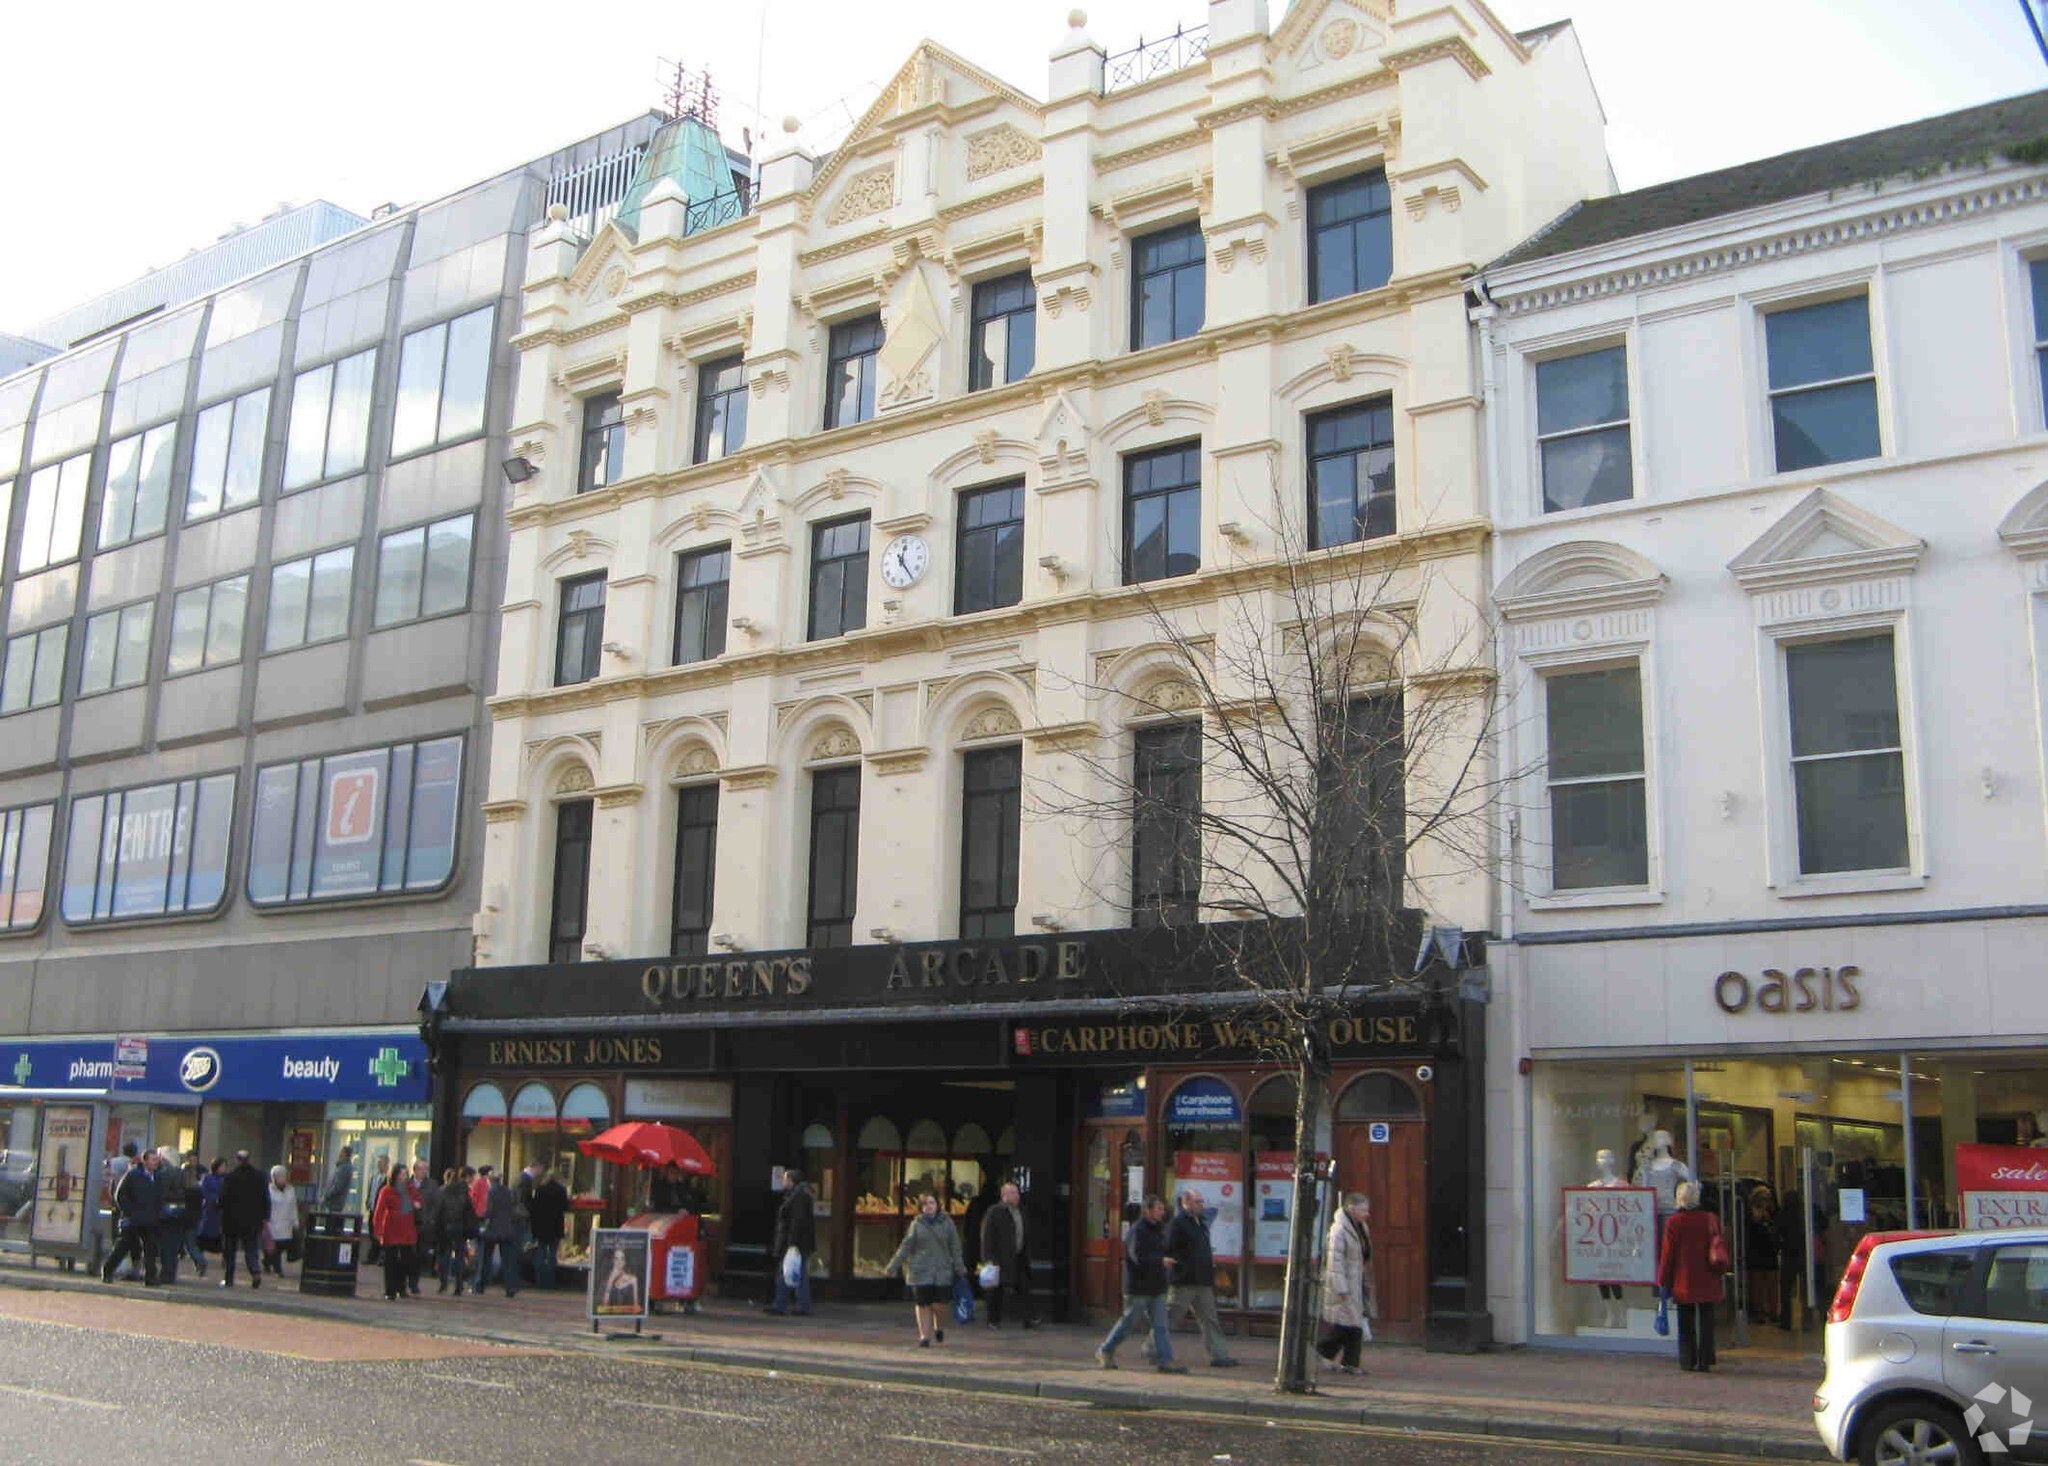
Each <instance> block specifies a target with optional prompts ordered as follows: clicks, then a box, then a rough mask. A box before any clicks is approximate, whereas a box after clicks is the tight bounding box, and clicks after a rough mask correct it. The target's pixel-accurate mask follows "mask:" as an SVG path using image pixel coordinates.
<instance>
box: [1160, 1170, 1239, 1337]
mask: <svg viewBox="0 0 2048 1466" xmlns="http://www.w3.org/2000/svg"><path fill="white" fill-rule="evenodd" d="M1176 1200H1177V1201H1178V1202H1179V1209H1178V1210H1177V1211H1175V1212H1174V1214H1173V1220H1172V1221H1171V1222H1170V1223H1168V1224H1167V1228H1166V1276H1167V1279H1168V1282H1169V1286H1168V1288H1167V1290H1166V1327H1167V1329H1168V1331H1169V1332H1170V1331H1171V1330H1172V1328H1173V1326H1174V1325H1175V1324H1176V1323H1178V1322H1179V1321H1180V1318H1181V1314H1182V1313H1183V1312H1184V1311H1190V1310H1191V1311H1192V1312H1193V1313H1194V1315H1195V1326H1196V1327H1197V1328H1199V1329H1200V1330H1201V1331H1202V1345H1203V1347H1204V1348H1206V1349H1207V1350H1208V1351H1209V1367H1210V1368H1211V1369H1235V1368H1237V1360H1235V1359H1233V1358H1231V1356H1230V1341H1229V1340H1228V1339H1226V1338H1225V1337H1224V1335H1223V1321H1222V1320H1221V1319H1219V1318H1218V1317H1217V1316H1216V1254H1215V1252H1214V1251H1213V1250H1212V1249H1211V1247H1210V1245H1209V1199H1208V1198H1207V1197H1206V1196H1204V1195H1203V1194H1202V1193H1201V1192H1200V1191H1198V1190H1196V1189H1195V1188H1194V1187H1192V1186H1186V1187H1183V1188H1181V1193H1180V1195H1179V1197H1178V1198H1176Z"/></svg>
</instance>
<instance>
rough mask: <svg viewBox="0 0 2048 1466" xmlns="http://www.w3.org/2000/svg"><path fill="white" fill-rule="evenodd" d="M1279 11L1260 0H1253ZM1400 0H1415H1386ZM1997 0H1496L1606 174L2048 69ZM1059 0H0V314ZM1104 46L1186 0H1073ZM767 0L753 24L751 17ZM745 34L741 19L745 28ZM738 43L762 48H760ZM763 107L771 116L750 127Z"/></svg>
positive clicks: (991, 38) (768, 106)
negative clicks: (1580, 74) (1593, 110)
mask: <svg viewBox="0 0 2048 1466" xmlns="http://www.w3.org/2000/svg"><path fill="white" fill-rule="evenodd" d="M1269 3H1270V4H1271V5H1272V9H1273V19H1274V22H1275V23H1276V24H1277V23H1278V21H1279V19H1280V16H1281V14H1283V13H1284V11H1285V8H1286V3H1287V0H1269ZM1407 3H1415V0H1407ZM2020 4H2021V0H1768V3H1765V0H1720V3H1713V4H1700V3H1696V0H1695V3H1687V4H1681V3H1678V0H1494V8H1495V10H1496V11H1497V12H1498V13H1499V14H1500V16H1501V18H1502V19H1503V20H1505V21H1506V22H1507V23H1508V24H1510V25H1511V26H1514V27H1515V28H1517V29H1523V28H1527V27H1529V26H1534V25H1539V24H1542V23H1545V22H1548V21H1552V20H1557V19H1560V18H1563V17H1566V16H1569V17H1571V18H1572V19H1573V20H1575V21H1576V22H1577V23H1578V27H1579V33H1580V36H1581V37H1582V39H1583V42H1584V44H1585V48H1586V52H1587V55H1588V58H1589V60H1590V62H1591V65H1592V69H1593V80H1594V84H1595V86H1596V87H1597V88H1598V89H1599V93H1600V97H1601V100H1602V102H1603V103H1604V104H1605V107H1606V110H1607V120H1608V146H1609V149H1610V152H1611V154H1612V156H1613V159H1614V164H1615V168H1616V171H1617V172H1618V174H1619V176H1620V179H1621V183H1622V186H1623V187H1625V188H1627V187H1637V186H1640V185H1643V184H1648V183H1656V182H1659V181H1661V180H1663V179H1667V178H1672V177H1677V176H1680V175H1683V174H1686V173H1695V172H1700V171H1703V170H1705V169H1710V168H1716V167H1721V166H1723V165H1726V164H1729V163H1736V162H1740V161H1742V160H1744V159H1747V158H1753V157H1760V156H1764V155H1767V154H1770V153H1775V152H1782V151H1784V150H1786V149H1788V148H1794V147H1800V146H1804V145H1806V144H1808V143H1815V142H1822V141H1825V140H1827V139H1829V138H1835V137H1846V136H1850V135H1852V134H1854V133H1858V132H1865V131H1869V130H1870V129H1872V128H1876V127H1883V126H1887V125H1889V124H1892V123H1896V122H1903V121H1907V120H1910V119H1912V118H1915V117H1922V116H1926V115H1928V114H1930V113H1935V112H1943V111H1948V110H1951V109H1953V108H1957V107H1964V106H1968V105H1970V104H1972V103H1976V102H1982V101H1988V100H1990V99H1992V98H1995V97H2003V96H2010V95H2012V94H2013V93H2016V92H2023V91H2029V90H2033V89H2035V88H2037V87H2042V86H2048V66H2044V65H2043V63H2042V60H2041V58H2040V56H2039V54H2038V53H2037V52H2036V50H2035V48H2034V43H2033V40H2032V38H2031V36H2030V35H2029V33H2028V31H2027V27H2026V21H2025V19H2024V17H2023V15H2022V13H2021V10H2020ZM1067 8H1068V0H1044V3H1014V0H1013V3H994V4H991V3H982V4H975V5H968V6H965V7H963V6H961V5H959V4H928V3H899V4H896V5H874V4H862V3H858V0H721V3H719V4H716V5H707V4H704V3H703V0H689V3H683V4H678V3H675V0H663V3H656V0H611V3H607V4H603V5H592V6H577V5H565V4H561V3H552V4H547V5H541V4H534V3H529V0H496V3H492V4H488V5H484V4H470V3H461V4H458V3H453V0H405V3H393V0H353V3H350V4H346V5H327V4H323V5H318V6H313V5H299V4H277V3H275V0H264V3H244V0H208V3H207V4H204V5H200V6H168V5H162V4H158V3H150V4H140V3H132V0H109V3H102V4H98V5H92V6H84V5H77V4H56V5H31V4H20V5H16V6H13V7H10V8H9V13H8V14H7V15H6V18H5V19H4V20H0V47H4V54H5V55H6V56H7V57H8V60H9V62H10V63H11V64H10V65H9V66H8V67H7V73H8V74H7V78H6V81H5V84H4V85H0V139H5V143H4V146H5V156H6V163H5V166H4V168H0V179H5V180H6V182H7V185H8V187H7V190H6V193H7V203H8V205H9V215H10V218H9V221H8V223H7V224H6V226H5V233H4V236H0V238H4V243H0V264H4V266H5V268H4V269H0V329H11V330H20V329H22V328H24V327H26V326H28V325H29V324H31V323H32V322H35V321H37V320H40V319H43V318H44V317H46V316H48V315H50V314H52V313H53V312H55V311H57V310H61V309H63V308H65V307H67V306H70V305H73V304H76V303H78V302H79V301H82V300H85V299H88V298H90V297H92V296H94V295H97V294H99V293H100V292H102V291H104V290H107V289H109V288H111V287H112V286H114V285H117V284H120V283H121V282H123V281H125V280H129V279H132V278H134V277H135V276H136V275H139V274H141V273H143V272H144V271H146V270H148V269H151V268H154V267H155V266H158V265H162V264H166V263H168V262H170V261H171V260H174V259H176V258H177V257H178V256H180V255H182V254H184V253H185V252H186V251H187V250H189V249H191V248H193V247H195V246H198V245H203V244H207V243H210V242H211V241H213V240H214V239H216V238H217V237H218V236H219V235H220V234H222V233H223V232H224V231H226V230H227V229H229V228H230V227H231V226H233V225H235V224H237V223H245V224H246V223H253V222H254V221H255V220H257V219H259V218H261V217H262V216H263V215H264V214H266V213H268V212H270V211H271V210H272V209H274V208H275V207H276V206H277V204H279V203H280V202H283V201H290V202H293V203H301V202H304V201H306V200H308V199H311V198H318V197H325V198H329V199H332V200H333V201H335V202H336V203H339V204H342V205H344V206H346V207H348V208H351V209H354V210H357V211H358V212H367V211H368V210H369V209H370V208H372V207H374V206H375V205H377V204H380V203H383V202H386V201H394V202H400V203H410V202H414V201H417V200H420V199H425V198H431V197H434V196H435V195H437V194H441V193H445V192H448V191H450V190H452V189H454V188H458V187H461V186H462V185H464V184H467V183H470V182H473V181H475V180H476V179H478V178H481V177H483V176H486V175H487V174H490V173H492V172H495V171H497V170H499V169H502V168H505V167H508V166H511V165H513V164H515V163H518V162H521V161H523V160H525V159H527V158H530V157H534V156H537V155H539V154H542V153H545V152H549V151H551V150H553V149H554V148H555V147H558V146H560V145H561V144H563V143H565V142H568V141H571V140H573V139H575V138H578V137H582V136H584V135H586V134H589V133H592V132H596V131H600V130H602V129H603V128H605V127H607V126H610V125H612V124H614V123H617V122H620V121H622V120H624V119H625V118H627V117H629V116H631V115H633V114H634V113H636V112H638V111H640V110H642V109H644V108H646V107H647V106H650V105H652V104H654V103H655V102H656V101H657V100H658V98H659V94H660V87H659V82H658V68H657V58H659V57H671V58H674V57H680V58H682V59H683V60H685V61H687V62H688V63H689V64H690V65H691V66H692V67H707V66H708V67H709V68H710V69H711V71H712V72H713V74H714V75H715V76H716V78H717V80H718V82H719V84H720V87H721V89H722V91H723V93H724V98H725V100H724V106H723V109H722V115H721V119H720V120H721V123H722V130H723V131H724V132H725V133H726V135H727V136H728V138H730V139H731V140H733V141H734V142H737V141H738V140H739V134H740V129H741V128H742V127H743V126H747V125H750V124H753V125H756V131H757V132H758V131H759V127H758V125H757V124H756V115H757V114H756V111H755V99H756V97H757V96H758V97H759V99H760V107H759V113H760V114H762V115H765V116H767V117H768V118H771V119H780V118H781V117H782V116H784V115H785V114H791V113H793V114H795V115H797V116H798V117H801V118H803V119H804V120H805V124H806V126H805V133H804V140H805V142H806V143H807V144H808V145H810V146H812V147H813V148H820V149H822V148H825V147H830V146H831V145H832V144H833V143H834V142H836V141H837V140H838V138H839V137H840V135H841V134H842V133H843V132H844V131H845V129H846V127H847V126H848V124H849V123H850V121H851V120H852V118H853V117H854V116H856V115H857V114H858V113H859V112H860V111H861V110H862V109H863V108H864V107H865V106H866V105H867V103H868V102H869V101H871V100H872V99H873V97H874V95H875V92H876V90H877V89H878V88H879V86H880V84H881V83H882V82H883V81H885V80H886V79H887V78H888V77H889V75H890V74H891V73H893V72H894V71H895V70H896V68H897V67H898V66H899V65H901V64H902V62H903V60H904V58H905V57H906V56H907V55H908V54H909V52H910V49H911V48H912V47H913V46H914V45H915V44H916V43H917V42H918V41H919V40H920V39H921V38H923V37H925V36H929V37H931V38H932V39H934V40H936V41H938V42H940V43H941V44H943V45H945V46H948V47H950V48H951V49H952V50H954V51H957V52H959V53H960V54H962V55H964V56H966V57H967V58H968V59H970V60H972V61H975V62H977V63H979V64H980V65H982V66H984V67H986V68H988V69H989V70H991V71H993V72H995V73H996V74H997V75H999V76H1002V77H1003V78H1005V79H1006V80H1008V81H1010V82H1011V83H1013V84H1014V85H1016V86H1018V87H1020V88H1021V89H1023V90H1025V91H1028V92H1030V93H1032V94H1034V95H1043V94H1044V91H1045V73H1046V67H1045V58H1046V55H1047V53H1048V52H1050V51H1051V49H1052V47H1053V45H1054V44H1055V43H1056V42H1057V41H1058V40H1059V39H1060V37H1061V36H1062V35H1063V34H1064V32H1065V28H1066V27H1065V16H1066V12H1067ZM1087 9H1088V11H1089V16H1090V19H1089V27H1088V28H1089V31H1090V32H1091V33H1092V34H1093V36H1094V37H1095V39H1096V41H1097V42H1099V43H1100V44H1101V45H1102V46H1103V47H1104V48H1105V49H1107V50H1110V51H1117V50H1121V49H1124V48H1125V47H1128V46H1130V45H1132V44H1133V43H1135V42H1136V41H1137V39H1138V38H1139V37H1140V35H1145V36H1156V35H1158V34H1160V33H1161V32H1164V31H1168V30H1171V29H1172V27H1173V26H1174V25H1175V24H1176V23H1182V24H1188V25H1196V24H1201V23H1203V22H1204V21H1205V20H1206V19H1207V15H1206V6H1205V5H1204V4H1203V0H1092V3H1088V4H1087ZM764 15H765V31H764V23H763V18H764ZM764 34H765V41H766V44H765V46H764V45H763V37H764ZM764 55H765V65H764V64H762V61H763V57H764ZM774 125H775V124H774V123H773V122H771V123H770V127H771V129H772V128H773V126H774Z"/></svg>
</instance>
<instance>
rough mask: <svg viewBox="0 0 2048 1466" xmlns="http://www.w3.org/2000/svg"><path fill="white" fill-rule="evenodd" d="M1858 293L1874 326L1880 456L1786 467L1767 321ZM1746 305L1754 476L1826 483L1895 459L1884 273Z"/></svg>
mask: <svg viewBox="0 0 2048 1466" xmlns="http://www.w3.org/2000/svg"><path fill="white" fill-rule="evenodd" d="M1853 295H1861V296H1862V297H1863V298H1864V309H1865V314H1866V318H1867V319H1868V321H1869V323H1870V375H1871V378H1872V391H1873V395H1874V396H1875V398H1876V402H1877V456H1876V457H1874V458H1854V459H1850V460H1848V461H1847V462H1844V463H1820V464H1815V465H1814V466H1812V467H1811V468H1789V469H1780V468H1779V467H1778V437H1777V432H1776V430H1775V429H1774V428H1773V426H1772V423H1771V401H1772V399H1773V397H1774V396H1775V395H1777V394H1774V393H1773V392H1772V391H1771V346H1770V336H1769V327H1768V326H1767V325H1766V324H1765V317H1767V316H1774V315H1777V314H1779V313H1780V312H1783V311H1789V310H1798V309H1800V308H1801V307H1802V306H1809V305H1828V304H1830V303H1831V302H1834V301H1837V300H1845V299H1847V298H1849V297H1850V296H1853ZM1741 301H1742V304H1743V305H1744V306H1746V307H1747V308H1748V315H1749V320H1748V331H1749V342H1748V358H1749V372H1750V380H1751V381H1752V382H1753V383H1754V387H1753V389H1752V390H1750V391H1748V392H1746V393H1745V394H1744V397H1745V400H1746V403H1747V411H1748V413H1749V422H1750V454H1751V460H1752V462H1753V463H1754V464H1755V466H1756V470H1755V473H1754V474H1753V475H1752V477H1755V478H1759V479H1806V480H1823V479H1828V478H1834V477H1840V476H1842V475H1845V474H1855V473H1869V472H1871V471H1872V470H1874V469H1875V468H1877V467H1878V466H1880V465H1882V464H1883V463H1885V462H1886V461H1888V460H1890V459H1892V458H1895V457H1896V456H1897V455H1898V451H1899V435H1898V426H1897V422H1896V418H1895V415H1894V413H1893V411H1892V399H1891V389H1892V381H1893V379H1894V377H1896V376H1897V373H1895V372H1894V371H1892V369H1891V359H1890V351H1889V348H1888V340H1887V332H1886V321H1885V299H1884V274H1883V272H1882V271H1880V270H1877V269H1874V268H1873V269H1864V270H1857V271H1853V272H1850V273H1846V274H1842V275H1836V276H1830V277H1828V278H1826V279H1821V280H1802V281H1799V282H1798V283H1796V284H1793V285H1786V286H1783V287H1780V288H1778V289H1775V290H1762V291H1747V292H1744V294H1743V295H1742V296H1741ZM1862 380H1863V379H1862V377H1860V376H1856V377H1840V378H1835V379H1832V380H1830V381H1826V382H1803V383H1801V384H1800V385H1799V386H1797V387H1787V388H1784V389H1782V390H1783V391H1785V392H1806V391H1811V390H1813V389H1815V388H1818V387H1828V386H1835V385H1837V384H1839V383H1841V382H1860V381H1862Z"/></svg>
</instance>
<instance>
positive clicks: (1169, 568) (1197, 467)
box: [1124, 443, 1202, 585]
mask: <svg viewBox="0 0 2048 1466" xmlns="http://www.w3.org/2000/svg"><path fill="white" fill-rule="evenodd" d="M1201 568H1202V445H1201V444H1200V443H1180V444H1176V445H1175V446H1173V447H1171V448H1156V449H1154V450H1153V451H1151V452H1150V453H1133V454H1132V455H1131V456H1130V457H1128V458H1126V459H1125V460H1124V584H1125V585H1137V584H1139V583H1140V582H1141V581H1147V580H1165V579H1167V578H1168V577H1169V576H1174V575H1193V574H1194V573H1195V572H1196V571H1197V570H1200V569H1201Z"/></svg>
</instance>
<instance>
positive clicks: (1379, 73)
mask: <svg viewBox="0 0 2048 1466" xmlns="http://www.w3.org/2000/svg"><path fill="white" fill-rule="evenodd" d="M1399 80H1400V77H1399V76H1397V75H1396V74H1395V73H1394V72H1392V71H1390V70H1388V69H1386V68H1385V67H1381V68H1380V69H1378V70H1376V71H1362V72H1360V73H1359V74H1358V75H1356V76H1352V77H1346V78H1345V79H1344V80H1343V81H1339V82H1332V83H1331V84H1330V85H1329V86H1326V87H1318V88H1316V90H1314V91H1312V92H1301V93H1298V94H1297V95H1295V96H1292V97H1288V98H1286V99H1285V100H1284V101H1282V102H1281V103H1280V115H1281V116H1282V117H1292V116H1294V115H1295V114H1296V113H1299V112H1313V111H1315V109H1316V108H1318V107H1326V106H1328V105H1330V104H1331V103H1332V102H1344V101H1349V100H1350V99H1351V98H1353V97H1360V96H1363V95H1365V94H1366V93H1367V92H1376V91H1378V90H1380V89H1381V88H1382V87H1390V86H1393V85H1394V84H1395V83H1397V82H1398V81H1399Z"/></svg>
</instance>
